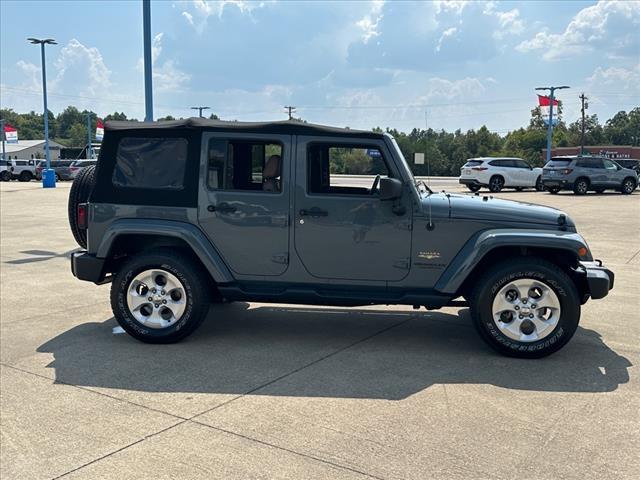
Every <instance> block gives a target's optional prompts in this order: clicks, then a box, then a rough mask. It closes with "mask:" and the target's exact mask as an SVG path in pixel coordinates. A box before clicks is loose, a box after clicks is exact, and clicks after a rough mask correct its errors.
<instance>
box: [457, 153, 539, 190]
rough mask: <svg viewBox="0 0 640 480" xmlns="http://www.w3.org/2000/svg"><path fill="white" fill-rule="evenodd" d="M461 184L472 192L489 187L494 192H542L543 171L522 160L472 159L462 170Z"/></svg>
mask: <svg viewBox="0 0 640 480" xmlns="http://www.w3.org/2000/svg"><path fill="white" fill-rule="evenodd" d="M459 182H460V183H461V184H462V185H466V186H467V188H468V189H469V190H471V191H472V192H477V191H478V190H480V188H482V187H489V190H490V191H492V192H499V191H500V190H502V189H503V188H505V187H507V188H515V189H516V190H518V191H520V190H522V189H524V188H535V189H536V190H538V191H542V169H541V168H539V167H532V166H531V165H529V164H528V163H527V162H525V161H524V160H523V159H521V158H495V157H482V158H470V159H469V160H467V163H465V164H464V165H463V166H462V168H461V169H460V178H459Z"/></svg>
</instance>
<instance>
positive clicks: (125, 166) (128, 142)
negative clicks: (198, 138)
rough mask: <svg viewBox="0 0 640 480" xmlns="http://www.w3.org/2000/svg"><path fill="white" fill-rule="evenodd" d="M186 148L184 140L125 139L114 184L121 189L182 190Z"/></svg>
mask: <svg viewBox="0 0 640 480" xmlns="http://www.w3.org/2000/svg"><path fill="white" fill-rule="evenodd" d="M187 147H188V142H187V140H186V139H185V138H144V137H124V138H122V139H121V140H120V142H119V144H118V150H117V154H116V164H115V168H114V169H113V177H112V182H113V184H114V185H115V186H117V187H120V188H146V189H166V190H182V188H184V172H185V167H186V163H187Z"/></svg>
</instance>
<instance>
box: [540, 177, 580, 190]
mask: <svg viewBox="0 0 640 480" xmlns="http://www.w3.org/2000/svg"><path fill="white" fill-rule="evenodd" d="M542 186H543V187H544V188H560V189H568V190H571V189H572V188H573V182H572V181H569V180H562V179H556V178H553V179H551V178H542Z"/></svg>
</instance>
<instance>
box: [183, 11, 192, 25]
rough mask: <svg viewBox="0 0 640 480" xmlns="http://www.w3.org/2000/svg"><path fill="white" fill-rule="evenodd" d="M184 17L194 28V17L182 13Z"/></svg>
mask: <svg viewBox="0 0 640 480" xmlns="http://www.w3.org/2000/svg"><path fill="white" fill-rule="evenodd" d="M182 16H183V17H184V18H186V19H187V22H189V25H191V26H193V15H191V14H190V13H189V12H182Z"/></svg>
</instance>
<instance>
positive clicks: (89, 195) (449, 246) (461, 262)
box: [69, 119, 614, 358]
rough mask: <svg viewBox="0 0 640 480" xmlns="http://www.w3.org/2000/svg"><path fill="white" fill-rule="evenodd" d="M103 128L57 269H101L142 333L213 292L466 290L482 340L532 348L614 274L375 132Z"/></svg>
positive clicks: (173, 328) (551, 227)
mask: <svg viewBox="0 0 640 480" xmlns="http://www.w3.org/2000/svg"><path fill="white" fill-rule="evenodd" d="M105 130H106V131H105V137H104V141H103V143H102V149H101V152H100V158H99V160H98V163H97V165H96V166H95V167H88V168H86V169H84V170H83V171H82V172H81V173H80V174H79V175H78V177H77V178H76V179H75V181H74V184H73V185H72V188H71V192H70V197H69V218H70V224H71V229H72V231H73V234H74V236H75V238H76V240H77V241H78V243H79V244H80V245H81V246H82V247H83V248H84V249H85V250H84V251H81V252H78V253H74V254H73V256H72V259H71V269H72V272H73V274H74V275H75V276H76V277H77V278H79V279H81V280H87V281H90V282H94V283H98V284H100V283H105V282H112V287H111V306H112V309H113V314H114V316H115V318H116V319H117V321H118V322H119V323H120V325H121V326H122V328H123V329H124V330H126V331H127V332H128V333H129V334H130V335H132V336H133V337H135V338H137V339H139V340H142V341H144V342H150V343H169V342H176V341H178V340H181V339H182V338H184V337H186V336H187V335H189V334H190V333H191V332H193V331H194V330H195V329H196V328H197V327H198V325H199V324H200V323H201V322H202V321H203V319H204V318H205V317H206V316H207V314H208V312H209V309H210V306H211V305H212V304H216V303H220V302H231V301H238V300H242V301H255V302H282V303H295V304H316V305H319V304H321V305H339V306H360V305H372V304H404V305H413V306H414V307H416V308H418V307H419V306H424V307H426V308H427V309H437V308H441V307H445V306H461V307H462V306H468V307H469V308H470V310H471V318H472V320H473V323H474V325H475V327H476V329H477V330H478V332H479V333H480V336H481V337H482V338H483V339H484V340H485V341H486V342H487V343H488V344H489V345H490V346H491V347H493V348H494V349H496V350H497V351H499V352H501V353H503V354H506V355H512V356H517V357H528V358H532V357H542V356H545V355H548V354H550V353H552V352H554V351H556V350H558V349H559V348H561V347H562V346H563V345H564V344H566V343H567V342H568V341H569V339H570V338H571V336H572V335H573V334H574V332H575V331H576V328H577V326H578V321H579V319H580V308H581V305H582V304H584V303H585V302H586V301H587V299H588V298H589V297H591V298H593V299H598V298H602V297H604V296H605V295H607V293H608V292H609V290H610V289H611V288H612V287H613V279H614V276H613V273H612V272H610V271H609V270H607V269H606V268H605V267H603V266H602V263H601V262H599V261H594V260H593V258H592V256H591V252H590V251H589V247H588V246H587V243H586V242H585V240H584V239H583V238H582V237H581V236H580V235H579V234H578V233H576V227H575V224H574V223H573V221H572V220H571V219H570V218H569V217H568V216H567V215H565V214H564V213H562V212H561V211H558V210H555V209H553V208H548V207H543V206H537V205H530V204H524V203H517V202H510V201H504V200H498V199H495V198H492V197H487V196H478V195H455V194H451V193H446V192H441V193H434V192H432V191H431V190H430V189H429V188H428V187H427V186H425V185H424V184H423V183H421V182H419V181H416V180H415V179H414V177H413V175H412V173H411V170H410V169H409V166H408V165H407V162H406V160H405V159H404V157H403V155H402V152H401V151H400V149H399V148H398V145H397V144H396V142H395V140H394V139H393V137H391V136H390V135H388V134H386V133H376V132H368V131H358V130H351V129H339V128H331V127H324V126H318V125H311V124H307V123H301V122H296V121H287V122H273V123H242V122H221V121H215V120H204V119H188V120H181V121H171V122H162V123H137V122H110V123H107V124H106V129H105ZM354 173H357V174H369V175H372V176H371V177H370V178H371V180H367V181H366V183H364V182H363V179H362V178H363V177H362V176H358V177H356V176H354V175H350V174H354ZM365 178H366V177H365ZM213 308H214V309H215V306H214V307H213ZM214 316H215V315H214Z"/></svg>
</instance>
